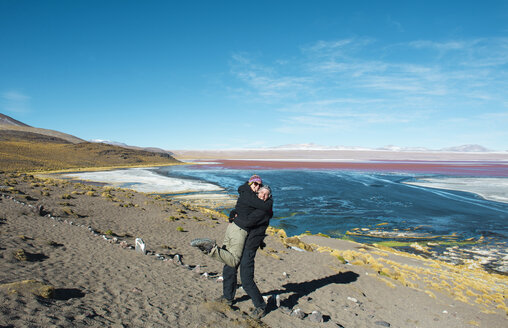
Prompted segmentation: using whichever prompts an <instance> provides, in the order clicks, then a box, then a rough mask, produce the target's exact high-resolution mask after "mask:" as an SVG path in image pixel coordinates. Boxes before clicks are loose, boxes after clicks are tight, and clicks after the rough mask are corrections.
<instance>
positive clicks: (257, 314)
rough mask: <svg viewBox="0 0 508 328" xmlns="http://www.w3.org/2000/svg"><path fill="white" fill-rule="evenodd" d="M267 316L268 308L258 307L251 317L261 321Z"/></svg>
mask: <svg viewBox="0 0 508 328" xmlns="http://www.w3.org/2000/svg"><path fill="white" fill-rule="evenodd" d="M265 315H266V307H257V308H255V309H254V310H253V311H252V312H251V313H250V316H251V317H252V318H254V319H258V320H259V319H261V318H262V317H264V316H265Z"/></svg>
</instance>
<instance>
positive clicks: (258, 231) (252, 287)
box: [221, 186, 273, 319]
mask: <svg viewBox="0 0 508 328" xmlns="http://www.w3.org/2000/svg"><path fill="white" fill-rule="evenodd" d="M259 194H260V195H261V196H262V197H267V198H270V199H271V190H270V188H269V187H268V186H263V187H261V189H260V190H259ZM272 203H273V202H272ZM257 211H259V210H255V211H254V212H257ZM272 216H273V212H272V211H271V210H270V211H268V212H265V213H264V218H263V219H262V220H260V223H261V224H260V225H258V226H256V227H253V228H251V229H250V230H249V234H248V236H247V239H246V241H245V246H244V249H243V254H242V258H241V260H240V278H241V280H242V287H243V289H244V290H245V292H246V293H247V295H249V297H250V298H251V300H252V303H253V304H254V307H255V309H254V311H253V312H252V314H251V315H252V316H253V317H255V318H256V319H259V318H262V317H263V316H264V315H265V314H266V303H265V301H264V300H263V297H262V296H261V292H260V291H259V289H258V287H257V285H256V283H255V282H254V259H255V257H256V252H257V250H258V248H259V247H260V246H261V245H262V244H263V239H264V238H265V233H266V228H267V227H268V224H269V222H270V218H271V217H272ZM237 273H238V267H234V268H233V267H230V266H228V265H225V266H224V269H223V272H222V276H223V277H224V282H223V285H222V292H223V296H222V297H221V301H223V302H225V303H227V304H230V305H231V304H233V300H234V299H235V294H236V287H237V285H236V284H237Z"/></svg>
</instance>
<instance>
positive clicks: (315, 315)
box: [309, 311, 323, 322]
mask: <svg viewBox="0 0 508 328" xmlns="http://www.w3.org/2000/svg"><path fill="white" fill-rule="evenodd" d="M309 320H310V321H312V322H323V314H321V312H319V311H312V313H311V314H310V315H309Z"/></svg>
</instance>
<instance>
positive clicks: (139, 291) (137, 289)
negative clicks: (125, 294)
mask: <svg viewBox="0 0 508 328" xmlns="http://www.w3.org/2000/svg"><path fill="white" fill-rule="evenodd" d="M132 292H133V293H136V294H140V293H141V292H143V291H142V290H141V289H139V288H137V287H134V288H133V289H132Z"/></svg>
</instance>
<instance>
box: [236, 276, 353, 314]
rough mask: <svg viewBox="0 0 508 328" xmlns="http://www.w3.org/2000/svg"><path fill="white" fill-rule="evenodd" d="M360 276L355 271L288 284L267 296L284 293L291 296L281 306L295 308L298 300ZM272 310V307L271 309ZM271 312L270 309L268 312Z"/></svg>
mask: <svg viewBox="0 0 508 328" xmlns="http://www.w3.org/2000/svg"><path fill="white" fill-rule="evenodd" d="M358 277H359V275H358V274H357V273H356V272H353V271H347V272H340V273H337V274H334V275H331V276H327V277H323V278H319V279H314V280H310V281H304V282H298V283H293V282H290V283H287V284H284V285H282V287H283V288H284V289H277V290H272V291H269V292H267V293H264V294H265V295H278V294H283V293H289V294H291V295H290V296H289V297H288V298H287V299H285V300H283V301H282V302H281V306H285V307H288V308H290V309H291V308H293V306H295V305H296V303H298V300H299V299H300V298H302V297H304V296H307V295H309V294H311V293H313V292H315V291H316V290H318V289H320V288H322V287H324V286H327V285H331V284H349V283H352V282H354V281H356V280H357V279H358ZM247 299H249V296H247V295H244V296H242V297H241V298H239V299H237V300H236V301H237V302H241V301H244V300H247ZM269 308H270V307H269ZM268 311H270V309H269V310H268Z"/></svg>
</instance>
